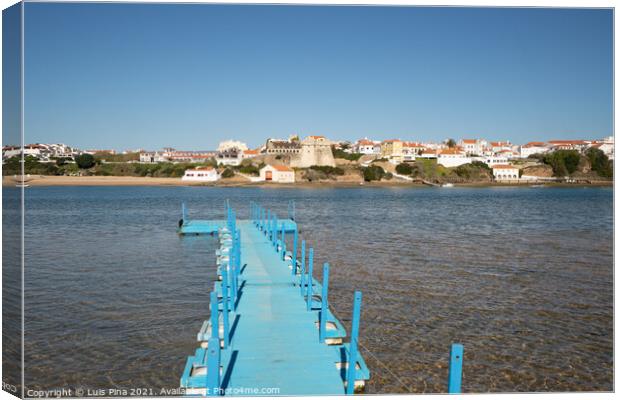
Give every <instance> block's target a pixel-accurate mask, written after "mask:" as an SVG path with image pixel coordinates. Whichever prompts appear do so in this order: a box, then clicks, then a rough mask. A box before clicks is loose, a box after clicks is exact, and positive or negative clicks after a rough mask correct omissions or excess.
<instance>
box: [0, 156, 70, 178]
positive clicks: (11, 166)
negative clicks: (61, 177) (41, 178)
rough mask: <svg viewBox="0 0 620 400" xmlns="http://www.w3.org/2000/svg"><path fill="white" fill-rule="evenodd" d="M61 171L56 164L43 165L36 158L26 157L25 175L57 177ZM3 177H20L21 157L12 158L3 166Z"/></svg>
mask: <svg viewBox="0 0 620 400" xmlns="http://www.w3.org/2000/svg"><path fill="white" fill-rule="evenodd" d="M58 171H59V168H58V166H57V165H56V163H42V162H40V161H39V160H38V159H37V158H36V157H33V156H26V157H24V173H25V174H30V175H57V174H58ZM2 174H3V175H20V174H21V166H20V157H19V156H15V157H11V158H9V159H8V160H6V161H5V163H4V165H3V166H2Z"/></svg>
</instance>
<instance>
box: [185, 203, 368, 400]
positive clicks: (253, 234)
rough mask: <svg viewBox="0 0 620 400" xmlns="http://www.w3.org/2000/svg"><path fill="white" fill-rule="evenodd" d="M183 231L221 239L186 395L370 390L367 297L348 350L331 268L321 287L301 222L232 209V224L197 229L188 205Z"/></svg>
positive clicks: (356, 318) (202, 224) (229, 218)
mask: <svg viewBox="0 0 620 400" xmlns="http://www.w3.org/2000/svg"><path fill="white" fill-rule="evenodd" d="M179 233H180V234H214V233H217V235H218V240H219V241H220V248H219V249H218V250H217V252H216V255H217V260H218V276H219V278H220V279H221V280H218V281H216V282H215V285H214V289H213V292H212V293H211V305H210V310H211V316H210V318H209V320H207V321H205V323H204V324H203V327H202V329H201V330H200V332H199V333H198V335H197V339H198V342H199V347H198V348H197V350H196V352H195V354H194V355H193V356H190V357H189V358H188V360H187V363H186V366H185V369H184V372H183V376H182V377H181V387H183V388H185V389H186V394H188V395H227V394H230V395H321V394H324V395H337V394H345V393H348V394H352V393H353V392H354V390H358V391H359V390H362V389H363V387H364V385H365V381H366V380H368V379H369V378H370V372H369V371H368V368H367V367H366V364H365V362H364V359H363V358H362V357H361V355H360V354H359V353H358V351H357V340H358V334H359V321H360V308H361V297H362V296H361V293H360V292H355V295H354V296H353V297H354V307H353V308H354V312H353V319H352V327H353V328H352V332H351V335H350V342H351V343H349V344H347V343H343V341H344V338H345V337H346V336H347V335H346V331H345V329H344V327H343V326H342V324H341V323H340V321H338V320H337V319H336V318H335V317H334V315H333V314H332V313H331V312H330V311H329V304H328V285H329V284H328V282H329V265H328V264H325V265H324V266H323V281H322V282H318V281H317V280H316V279H315V278H314V277H313V268H314V266H313V253H314V251H313V249H312V248H310V247H308V249H307V248H306V243H305V241H303V240H302V241H299V238H298V229H297V224H296V222H295V221H293V220H291V219H286V220H281V219H278V218H277V217H276V216H275V215H274V214H273V213H271V212H268V211H266V210H264V209H262V208H261V207H259V206H258V205H255V204H253V205H252V211H251V219H250V220H243V221H237V219H236V215H235V212H234V211H233V210H232V209H230V208H228V209H227V218H226V220H221V221H196V220H190V219H189V218H188V215H187V210H186V209H185V207H183V219H182V220H181V221H180V222H179ZM287 233H292V235H291V236H292V237H289V241H288V242H292V249H291V250H290V251H287V240H286V234H287ZM306 250H308V251H306ZM214 278H215V277H214ZM226 310H227V311H228V312H227V311H226ZM349 361H351V363H352V365H353V366H354V368H349ZM349 381H353V382H354V384H353V385H348V382H349Z"/></svg>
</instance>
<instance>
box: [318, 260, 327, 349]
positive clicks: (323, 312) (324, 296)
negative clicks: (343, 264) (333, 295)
mask: <svg viewBox="0 0 620 400" xmlns="http://www.w3.org/2000/svg"><path fill="white" fill-rule="evenodd" d="M328 286H329V263H325V264H323V288H322V291H321V318H320V320H319V341H320V342H321V343H325V334H326V329H327V306H328V303H327V296H328Z"/></svg>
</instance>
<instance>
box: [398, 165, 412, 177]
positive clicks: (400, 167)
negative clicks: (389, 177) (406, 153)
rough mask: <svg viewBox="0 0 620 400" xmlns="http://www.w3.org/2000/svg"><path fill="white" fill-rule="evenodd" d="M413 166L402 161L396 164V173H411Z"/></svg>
mask: <svg viewBox="0 0 620 400" xmlns="http://www.w3.org/2000/svg"><path fill="white" fill-rule="evenodd" d="M412 172H413V168H412V167H411V165H409V164H407V163H400V164H398V165H397V166H396V173H397V174H401V175H411V173H412Z"/></svg>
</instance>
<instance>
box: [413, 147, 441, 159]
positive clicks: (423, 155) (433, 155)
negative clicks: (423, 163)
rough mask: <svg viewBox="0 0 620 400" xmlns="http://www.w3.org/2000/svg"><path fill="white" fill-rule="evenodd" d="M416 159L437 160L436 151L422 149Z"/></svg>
mask: <svg viewBox="0 0 620 400" xmlns="http://www.w3.org/2000/svg"><path fill="white" fill-rule="evenodd" d="M416 158H437V150H433V149H429V148H427V149H424V150H422V152H421V153H420V154H419V155H418V156H416Z"/></svg>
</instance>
